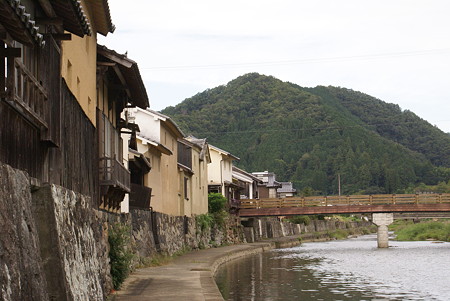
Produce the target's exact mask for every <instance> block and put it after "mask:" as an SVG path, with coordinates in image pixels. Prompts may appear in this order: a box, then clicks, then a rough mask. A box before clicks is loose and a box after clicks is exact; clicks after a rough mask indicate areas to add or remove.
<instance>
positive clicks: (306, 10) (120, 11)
mask: <svg viewBox="0 0 450 301" xmlns="http://www.w3.org/2000/svg"><path fill="white" fill-rule="evenodd" d="M109 5H110V9H111V16H112V19H113V23H114V24H115V25H116V31H115V32H114V33H113V34H109V35H108V36H107V37H106V38H103V37H102V38H100V39H99V43H101V44H104V45H106V46H108V47H109V48H111V49H114V50H116V51H117V52H119V53H125V52H128V57H129V58H131V59H133V60H135V61H136V62H137V63H138V65H139V69H140V71H141V75H142V78H143V80H144V83H145V85H146V88H147V92H148V94H149V97H150V107H151V108H152V109H154V110H162V109H163V108H165V107H167V106H169V105H176V104H178V103H180V102H181V101H183V100H184V99H186V98H188V97H191V96H193V95H195V94H197V93H199V92H202V91H204V90H205V89H208V88H214V87H216V86H219V85H224V84H226V83H227V82H229V81H230V80H232V79H234V78H236V77H238V76H240V75H243V74H245V73H249V72H258V73H261V74H266V75H272V76H274V77H276V78H279V79H281V80H283V81H289V82H293V83H296V84H298V85H300V86H303V87H315V86H317V85H325V86H327V85H333V86H340V87H345V88H350V89H353V90H357V91H361V92H364V93H367V94H369V95H372V96H374V97H377V98H379V99H381V100H383V101H386V102H389V103H396V104H399V105H400V107H401V108H402V109H407V110H411V111H413V112H414V113H416V114H417V115H419V116H420V117H422V118H423V119H425V120H427V121H429V122H430V123H431V124H433V125H436V126H438V127H439V128H440V129H442V130H444V131H445V132H450V17H449V15H450V1H448V0H422V1H418V0H376V1H375V0H373V1H370V0H367V1H361V0H340V1H336V0H315V1H311V0H308V1H306V0H292V1H291V0H277V1H269V0H258V1H253V0H239V1H237V0H227V1H224V0H223V1H215V0H190V1H181V0H178V1H175V0H131V1H124V0H109Z"/></svg>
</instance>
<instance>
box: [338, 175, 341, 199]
mask: <svg viewBox="0 0 450 301" xmlns="http://www.w3.org/2000/svg"><path fill="white" fill-rule="evenodd" d="M338 191H339V196H341V174H340V173H338Z"/></svg>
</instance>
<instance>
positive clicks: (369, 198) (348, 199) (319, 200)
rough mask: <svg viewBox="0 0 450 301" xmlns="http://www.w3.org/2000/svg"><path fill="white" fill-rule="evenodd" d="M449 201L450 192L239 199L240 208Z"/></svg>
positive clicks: (435, 202) (441, 202) (442, 202)
mask: <svg viewBox="0 0 450 301" xmlns="http://www.w3.org/2000/svg"><path fill="white" fill-rule="evenodd" d="M444 203H450V193H445V194H444V193H443V194H376V195H348V196H312V197H288V198H282V199H256V200H255V199H253V200H252V199H249V200H241V201H240V206H239V208H240V209H262V208H288V207H313V206H349V205H399V204H411V205H413V204H444Z"/></svg>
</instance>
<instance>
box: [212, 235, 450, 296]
mask: <svg viewBox="0 0 450 301" xmlns="http://www.w3.org/2000/svg"><path fill="white" fill-rule="evenodd" d="M389 245H390V247H389V248H388V249H378V248H377V247H376V246H377V243H376V235H365V236H361V237H358V238H353V239H348V240H340V241H330V242H319V243H303V244H302V245H301V246H299V247H295V248H289V249H278V250H273V251H270V252H265V253H262V254H258V255H255V256H249V257H244V258H241V259H237V260H234V261H232V262H230V263H227V264H226V265H224V266H223V267H222V268H221V269H220V270H219V271H218V273H217V275H216V282H217V285H218V286H219V289H220V291H221V293H222V295H223V296H224V298H225V300H450V243H436V242H431V241H421V242H398V241H392V240H391V241H390V242H389Z"/></svg>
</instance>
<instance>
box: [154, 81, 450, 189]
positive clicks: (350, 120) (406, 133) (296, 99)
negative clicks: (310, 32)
mask: <svg viewBox="0 0 450 301" xmlns="http://www.w3.org/2000/svg"><path fill="white" fill-rule="evenodd" d="M163 113H164V114H167V115H169V116H171V117H172V118H173V119H174V120H175V121H176V122H177V123H178V125H179V126H180V127H181V128H182V129H183V130H184V131H186V133H189V134H192V135H195V136H197V137H207V138H208V141H209V142H210V143H211V144H213V145H216V146H218V147H220V148H223V149H226V150H227V151H230V152H231V153H233V154H235V155H236V156H238V157H240V158H241V161H240V162H239V163H238V166H239V167H241V168H244V169H246V170H248V171H261V170H271V171H274V172H275V173H276V174H277V178H278V179H279V180H282V181H292V182H294V185H295V187H296V188H297V189H298V190H300V191H306V192H308V193H310V192H311V191H314V193H322V194H336V193H337V189H338V175H340V179H341V188H342V192H343V193H357V192H361V193H394V192H402V191H405V189H408V188H410V187H412V186H415V185H418V184H419V183H424V184H427V185H436V184H437V183H438V182H439V181H445V182H448V180H449V172H448V171H449V170H450V169H449V168H450V137H449V136H448V135H447V134H445V133H443V132H442V131H440V130H439V129H438V128H436V127H434V126H432V125H430V124H429V123H427V122H426V121H424V120H422V119H420V118H419V117H418V116H416V115H415V114H414V113H412V112H409V111H402V110H401V109H400V108H399V107H398V106H396V105H393V104H388V103H385V102H383V101H381V100H378V99H376V98H373V97H371V96H369V95H366V94H363V93H360V92H355V91H352V90H348V89H343V88H336V87H322V86H319V87H316V88H302V87H300V86H298V85H295V84H292V83H286V82H282V81H280V80H278V79H276V78H274V77H270V76H264V75H259V74H256V73H251V74H246V75H244V76H241V77H238V78H237V79H235V80H233V81H231V82H229V83H228V84H227V85H225V86H220V87H217V88H214V89H210V90H206V91H204V92H202V93H199V94H197V95H195V96H193V97H192V98H189V99H186V100H185V101H183V102H182V103H180V104H178V105H177V106H175V107H168V108H166V109H165V110H164V111H163Z"/></svg>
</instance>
